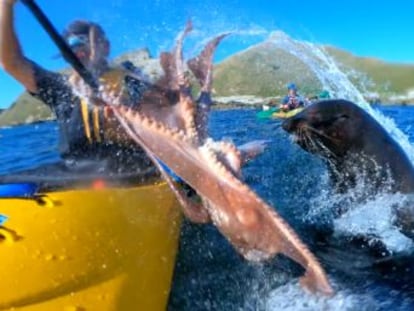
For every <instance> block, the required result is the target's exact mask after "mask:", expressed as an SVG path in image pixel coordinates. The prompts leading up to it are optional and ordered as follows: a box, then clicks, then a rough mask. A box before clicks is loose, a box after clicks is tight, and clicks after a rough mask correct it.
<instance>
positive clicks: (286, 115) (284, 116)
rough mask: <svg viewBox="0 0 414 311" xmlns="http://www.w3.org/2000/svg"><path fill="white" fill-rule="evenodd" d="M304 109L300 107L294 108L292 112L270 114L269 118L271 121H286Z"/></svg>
mask: <svg viewBox="0 0 414 311" xmlns="http://www.w3.org/2000/svg"><path fill="white" fill-rule="evenodd" d="M303 109H304V108H303V107H300V108H296V109H293V110H289V111H277V112H274V113H272V115H271V118H273V119H287V118H290V117H293V116H294V115H295V114H297V113H299V112H301V111H302V110H303Z"/></svg>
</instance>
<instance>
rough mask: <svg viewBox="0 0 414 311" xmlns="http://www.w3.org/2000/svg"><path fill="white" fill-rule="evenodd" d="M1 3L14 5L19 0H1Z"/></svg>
mask: <svg viewBox="0 0 414 311" xmlns="http://www.w3.org/2000/svg"><path fill="white" fill-rule="evenodd" d="M0 1H1V4H7V5H14V4H15V3H16V2H17V1H18V0H0Z"/></svg>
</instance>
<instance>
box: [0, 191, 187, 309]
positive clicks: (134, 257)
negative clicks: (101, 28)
mask: <svg viewBox="0 0 414 311" xmlns="http://www.w3.org/2000/svg"><path fill="white" fill-rule="evenodd" d="M0 216H1V217H2V218H1V219H2V221H1V222H0V223H1V226H0V282H1V290H0V310H19V311H20V310H22V311H26V310H27V311H52V310H53V311H59V310H62V311H83V310H85V311H87V310H99V311H106V310H117V311H119V310H122V311H128V310H134V311H135V310H165V308H166V305H167V301H168V295H169V291H170V286H171V279H172V274H173V269H174V264H175V257H176V252H177V248H178V237H179V231H180V222H181V213H180V209H179V206H178V203H177V201H176V199H175V197H174V195H173V193H172V192H171V191H170V189H169V188H168V186H167V185H166V184H165V183H158V184H153V185H141V186H132V187H127V188H121V187H106V188H105V187H103V188H101V187H96V189H75V190H65V191H56V192H47V193H41V194H40V195H37V196H35V197H33V198H26V199H24V198H20V199H19V198H1V199H0Z"/></svg>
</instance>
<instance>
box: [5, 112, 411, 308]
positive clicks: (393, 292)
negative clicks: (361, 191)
mask: <svg viewBox="0 0 414 311" xmlns="http://www.w3.org/2000/svg"><path fill="white" fill-rule="evenodd" d="M375 109H377V110H379V111H380V112H381V113H382V114H384V115H385V116H387V117H389V118H391V119H392V120H394V122H395V124H396V126H397V127H398V128H399V129H400V130H401V131H402V132H403V133H404V134H406V135H407V137H408V141H409V143H410V144H413V143H414V127H413V125H414V107H402V106H393V107H376V108H375ZM256 112H257V111H256V110H254V109H232V110H223V111H213V112H212V115H211V120H210V132H211V135H212V136H213V137H214V138H215V139H228V140H232V141H233V142H235V143H236V144H242V143H245V142H248V141H251V140H255V139H270V140H271V143H270V144H269V147H268V149H267V150H266V152H265V153H264V154H263V155H261V156H260V157H258V158H257V159H255V160H254V161H252V162H251V163H249V164H248V165H247V166H246V167H245V168H244V170H243V174H244V179H245V181H246V182H247V183H248V184H249V185H250V186H251V187H252V188H253V189H254V190H255V191H256V192H257V193H258V194H259V195H260V196H261V197H262V198H263V199H264V200H266V201H267V202H269V203H270V204H271V205H272V206H274V207H275V209H276V210H277V211H278V213H279V214H281V215H282V216H283V217H284V218H285V219H286V220H287V222H288V223H289V224H290V225H291V226H292V227H293V228H294V229H295V230H296V231H297V232H298V234H299V235H300V236H301V237H302V239H303V240H304V242H305V243H307V244H308V245H309V247H310V248H311V249H312V250H313V251H314V252H315V254H316V256H317V257H318V258H319V259H320V261H321V264H322V265H323V266H324V267H325V268H326V270H327V273H328V276H329V278H330V280H331V282H332V284H333V287H334V288H335V290H336V294H335V295H334V296H333V297H330V298H324V297H315V296H313V295H310V294H308V293H306V292H304V291H303V290H302V289H301V287H300V286H299V283H298V277H299V275H300V274H301V270H300V268H299V267H298V266H297V265H295V264H293V263H292V262H291V261H289V260H287V259H286V258H283V257H276V258H274V259H272V260H270V261H269V262H266V263H262V264H252V263H249V262H247V261H245V260H243V259H242V258H241V257H240V256H239V255H238V254H237V253H236V252H235V251H234V249H233V248H232V247H231V246H230V245H229V243H228V242H227V241H226V240H225V238H224V237H223V236H222V235H221V234H220V233H219V232H218V231H217V230H216V229H215V228H214V227H213V226H211V225H195V224H191V223H189V222H187V221H185V222H184V224H183V227H182V233H181V241H180V249H179V254H178V258H177V263H176V268H175V273H174V279H173V286H172V291H171V295H170V299H169V305H168V310H170V311H172V310H192V311H193V310H295V311H296V310H299V311H301V310H414V270H413V269H414V264H413V263H414V257H412V256H410V252H411V251H412V246H413V245H412V241H410V240H408V239H407V238H405V237H404V236H402V235H401V234H399V232H398V230H397V229H396V228H394V227H393V226H392V224H391V222H390V219H389V218H390V213H389V207H390V205H391V204H393V203H395V202H398V201H399V200H401V197H399V196H397V195H395V196H394V195H387V194H384V195H379V196H378V197H377V198H375V200H374V201H372V202H368V203H366V204H364V205H362V206H353V209H352V213H348V214H346V215H345V216H344V217H342V218H341V219H335V220H333V221H332V220H329V219H328V220H327V218H326V212H327V211H329V210H331V209H332V208H335V207H336V206H337V205H338V204H346V203H344V202H346V198H341V197H339V198H338V197H335V196H333V195H332V193H331V192H330V191H329V187H328V178H327V177H328V176H327V172H326V169H325V166H324V164H323V163H322V161H321V160H320V159H318V158H316V157H315V156H312V155H310V154H308V153H306V152H304V151H303V150H302V149H300V148H299V147H298V146H296V145H295V144H294V143H293V142H292V141H291V138H290V137H289V136H288V134H287V133H285V132H284V131H283V130H282V129H281V122H280V121H278V120H258V119H256V117H255V114H256ZM0 146H1V151H2V152H0V173H1V174H7V173H9V172H14V171H19V170H24V169H27V168H33V167H35V166H38V165H41V164H44V163H52V162H56V161H58V159H59V156H58V153H57V126H56V124H55V123H54V122H45V123H40V124H36V125H24V126H16V127H10V128H2V129H0ZM328 227H329V228H330V230H331V231H330V234H332V230H333V235H332V236H334V237H335V238H334V239H333V240H331V241H330V242H329V243H327V242H326V241H325V240H324V233H323V232H324V230H325V228H328ZM368 234H369V236H370V237H372V239H370V240H369V241H368V244H367V242H366V241H364V242H359V240H358V237H360V236H364V235H368ZM356 237H357V238H356ZM366 244H367V245H368V246H372V249H371V247H366V246H365V245H366ZM377 244H378V245H380V247H377ZM361 245H362V246H361ZM379 251H386V252H390V253H392V254H394V255H395V256H397V258H398V259H395V260H391V261H387V260H386V261H383V262H378V261H376V260H377V258H378V252H379Z"/></svg>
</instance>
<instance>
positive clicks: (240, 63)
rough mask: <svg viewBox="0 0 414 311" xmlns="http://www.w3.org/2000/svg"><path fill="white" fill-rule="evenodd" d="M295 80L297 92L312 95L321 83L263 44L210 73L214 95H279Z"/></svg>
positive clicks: (298, 64) (285, 55) (286, 55)
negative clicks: (298, 89)
mask: <svg viewBox="0 0 414 311" xmlns="http://www.w3.org/2000/svg"><path fill="white" fill-rule="evenodd" d="M290 81H295V82H296V83H297V84H298V85H300V86H301V92H303V93H306V94H315V93H316V92H318V90H320V88H321V84H320V83H319V81H318V79H317V78H316V76H315V75H314V74H313V73H312V72H311V71H309V70H308V67H307V65H306V64H305V63H303V62H302V61H301V60H300V59H299V58H297V57H295V56H293V55H291V54H289V53H287V52H286V51H284V50H281V49H278V48H276V47H275V46H274V45H273V44H271V43H269V42H265V43H262V44H259V45H256V46H254V47H251V48H250V49H247V50H245V51H243V52H241V53H238V54H236V55H233V56H231V57H230V58H228V59H226V60H225V61H223V62H222V63H220V64H218V65H217V66H216V68H215V71H214V91H215V95H217V96H231V95H255V96H261V97H272V96H281V95H282V94H285V93H286V84H287V83H289V82H290Z"/></svg>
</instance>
